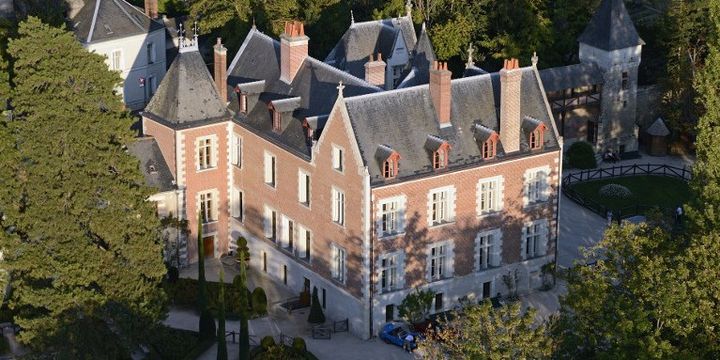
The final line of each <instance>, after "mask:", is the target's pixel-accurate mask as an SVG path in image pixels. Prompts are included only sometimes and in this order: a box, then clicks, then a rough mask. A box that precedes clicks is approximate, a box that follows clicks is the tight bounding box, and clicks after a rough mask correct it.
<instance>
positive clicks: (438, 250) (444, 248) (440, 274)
mask: <svg viewBox="0 0 720 360" xmlns="http://www.w3.org/2000/svg"><path fill="white" fill-rule="evenodd" d="M454 247H455V245H454V242H453V241H452V240H446V241H440V242H436V243H433V244H430V245H428V247H427V253H426V256H427V280H428V282H433V281H440V280H444V279H448V278H451V277H452V276H453V271H454V266H455V263H454V251H455V249H454Z"/></svg>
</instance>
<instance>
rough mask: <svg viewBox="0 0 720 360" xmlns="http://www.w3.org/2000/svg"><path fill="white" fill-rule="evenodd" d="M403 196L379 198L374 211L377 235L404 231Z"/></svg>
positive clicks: (389, 234)
mask: <svg viewBox="0 0 720 360" xmlns="http://www.w3.org/2000/svg"><path fill="white" fill-rule="evenodd" d="M405 202H406V198H405V196H396V197H392V198H387V199H381V200H380V201H379V202H378V207H377V213H376V219H377V220H376V221H377V224H376V227H377V234H378V237H383V236H392V235H397V234H400V233H403V232H404V231H405Z"/></svg>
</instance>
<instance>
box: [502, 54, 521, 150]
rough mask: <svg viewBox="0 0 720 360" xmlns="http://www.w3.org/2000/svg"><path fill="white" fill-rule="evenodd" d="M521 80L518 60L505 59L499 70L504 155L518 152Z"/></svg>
mask: <svg viewBox="0 0 720 360" xmlns="http://www.w3.org/2000/svg"><path fill="white" fill-rule="evenodd" d="M521 79H522V70H520V65H519V64H518V60H517V59H509V60H507V59H506V60H505V65H504V66H503V68H502V70H500V143H501V144H502V147H503V150H504V151H505V153H512V152H516V151H518V150H520V96H521V90H522V89H521V87H520V80H521Z"/></svg>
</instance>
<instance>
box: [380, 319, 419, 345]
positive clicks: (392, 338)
mask: <svg viewBox="0 0 720 360" xmlns="http://www.w3.org/2000/svg"><path fill="white" fill-rule="evenodd" d="M408 334H410V335H412V337H413V341H412V342H411V343H410V349H415V348H417V340H419V339H420V334H419V333H417V332H415V331H412V330H410V326H409V325H408V324H407V323H404V322H398V321H393V322H389V323H387V324H385V325H383V326H382V328H381V329H380V333H379V334H378V337H379V338H380V339H381V340H382V341H384V342H385V343H386V344H394V345H397V346H400V347H402V346H403V344H404V343H405V337H407V335H408Z"/></svg>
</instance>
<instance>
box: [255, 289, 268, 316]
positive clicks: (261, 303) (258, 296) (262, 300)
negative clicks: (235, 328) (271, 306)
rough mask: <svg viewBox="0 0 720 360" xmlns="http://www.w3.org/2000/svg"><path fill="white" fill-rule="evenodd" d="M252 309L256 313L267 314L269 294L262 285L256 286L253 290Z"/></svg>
mask: <svg viewBox="0 0 720 360" xmlns="http://www.w3.org/2000/svg"><path fill="white" fill-rule="evenodd" d="M251 298H252V309H253V312H254V313H255V315H261V316H262V315H266V314H267V296H266V295H265V290H263V288H261V287H256V288H255V290H253V292H252V296H251Z"/></svg>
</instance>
